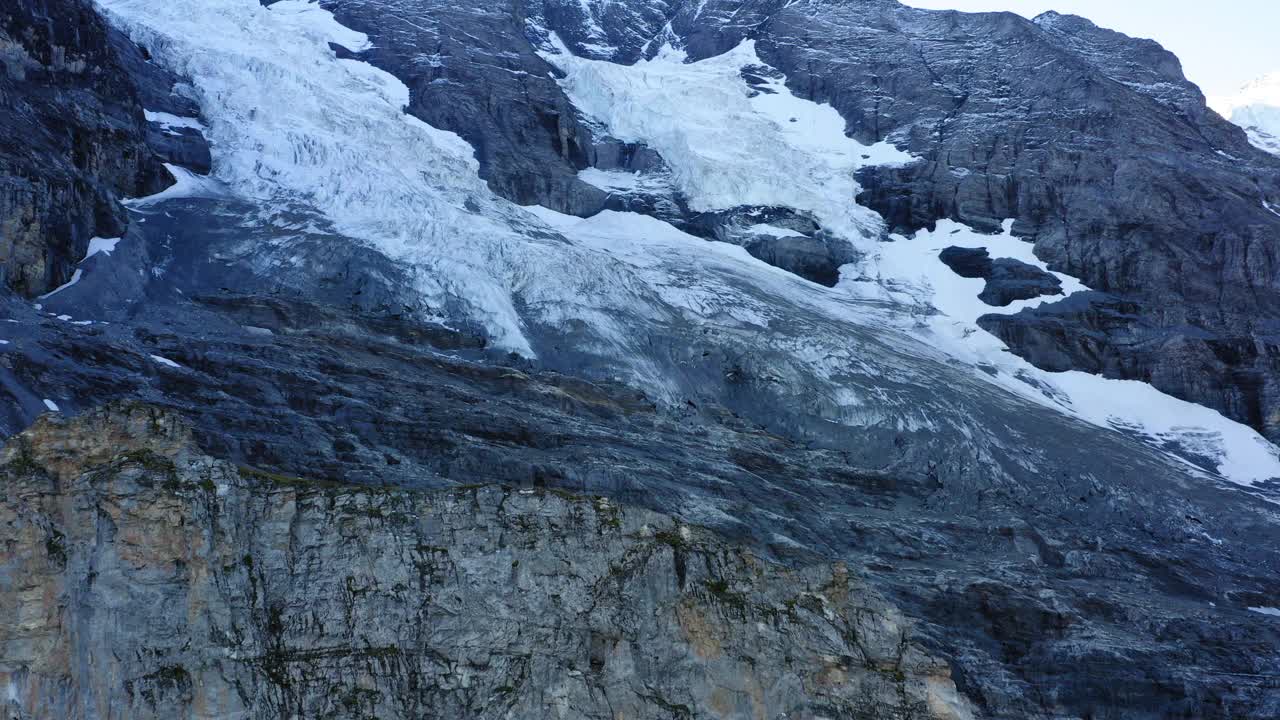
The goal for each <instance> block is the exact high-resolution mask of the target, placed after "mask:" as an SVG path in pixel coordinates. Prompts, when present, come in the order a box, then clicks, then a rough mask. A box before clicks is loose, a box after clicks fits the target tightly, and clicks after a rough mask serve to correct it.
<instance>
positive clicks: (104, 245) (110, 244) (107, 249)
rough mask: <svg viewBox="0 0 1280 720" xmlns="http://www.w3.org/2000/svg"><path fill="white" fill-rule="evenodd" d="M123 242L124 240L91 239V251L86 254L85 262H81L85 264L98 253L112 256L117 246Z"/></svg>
mask: <svg viewBox="0 0 1280 720" xmlns="http://www.w3.org/2000/svg"><path fill="white" fill-rule="evenodd" d="M121 240H123V238H100V237H95V238H90V240H89V250H88V251H87V252H85V254H84V260H81V261H80V262H84V261H85V260H88V259H89V258H91V257H93V256H94V255H97V254H98V253H102V254H103V255H107V256H110V255H111V253H113V252H115V251H116V245H119V244H120V241H121Z"/></svg>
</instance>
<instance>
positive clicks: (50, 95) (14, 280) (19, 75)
mask: <svg viewBox="0 0 1280 720" xmlns="http://www.w3.org/2000/svg"><path fill="white" fill-rule="evenodd" d="M121 40H122V38H120V37H119V36H118V35H114V34H112V33H110V32H109V31H108V28H107V25H106V23H105V22H104V21H103V20H102V18H101V17H100V16H99V15H98V14H97V12H95V11H94V9H93V8H92V6H91V4H90V3H89V2H87V0H15V1H14V2H6V3H5V6H4V8H3V9H0V66H2V67H3V72H0V279H2V280H3V284H4V285H5V286H6V287H8V288H11V289H13V290H15V291H17V292H19V293H21V294H23V295H27V296H32V295H37V294H40V293H44V292H47V291H49V290H51V289H53V288H54V287H57V286H58V285H61V284H62V283H65V282H67V281H68V280H70V278H71V275H72V271H73V269H74V266H75V265H76V263H78V262H79V261H80V260H81V259H82V258H83V257H84V255H85V250H86V249H87V248H88V246H89V240H90V239H91V238H93V237H95V236H98V237H104V238H115V237H120V236H121V235H123V234H124V231H125V228H126V226H127V224H128V218H127V217H126V215H125V212H124V208H122V207H121V206H120V205H119V202H118V200H119V199H120V198H122V197H139V196H142V195H148V194H151V193H154V192H159V191H160V190H162V189H164V188H165V187H166V186H167V185H169V184H170V183H172V178H170V177H169V173H168V172H167V171H166V170H165V169H164V167H163V166H162V165H161V164H160V160H159V159H158V158H157V157H156V156H155V155H154V154H153V153H152V152H151V150H150V149H149V148H148V146H147V143H146V137H147V121H146V120H145V118H144V117H143V108H142V104H141V101H140V99H139V95H138V90H137V87H136V84H135V82H134V80H133V78H132V76H131V75H130V74H129V72H128V71H127V70H126V68H125V67H124V64H123V62H122V60H121V58H120V54H119V52H118V47H117V43H119V42H120V41H121ZM125 42H127V41H125Z"/></svg>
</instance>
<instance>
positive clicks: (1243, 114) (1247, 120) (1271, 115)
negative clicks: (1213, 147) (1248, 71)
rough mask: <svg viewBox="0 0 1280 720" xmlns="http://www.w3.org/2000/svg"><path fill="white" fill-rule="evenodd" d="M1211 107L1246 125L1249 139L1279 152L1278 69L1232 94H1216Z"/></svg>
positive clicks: (1279, 86) (1269, 150)
mask: <svg viewBox="0 0 1280 720" xmlns="http://www.w3.org/2000/svg"><path fill="white" fill-rule="evenodd" d="M1212 104H1213V108H1214V109H1215V110H1217V111H1218V112H1219V113H1220V114H1221V115H1222V116H1223V117H1225V118H1227V119H1229V120H1230V121H1231V122H1233V123H1235V124H1237V125H1239V126H1240V127H1242V128H1244V129H1245V132H1246V133H1248V134H1249V142H1251V143H1253V144H1254V145H1255V146H1257V147H1258V148H1261V149H1262V150H1266V151H1267V152H1269V153H1271V154H1273V155H1278V154H1280V72H1274V73H1271V74H1270V75H1263V76H1262V77H1260V78H1258V79H1257V80H1254V81H1253V82H1251V83H1249V84H1248V85H1245V86H1244V87H1242V88H1240V92H1239V93H1238V94H1236V95H1234V96H1231V97H1222V98H1215V99H1214V100H1213V103H1212Z"/></svg>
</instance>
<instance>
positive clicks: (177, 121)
mask: <svg viewBox="0 0 1280 720" xmlns="http://www.w3.org/2000/svg"><path fill="white" fill-rule="evenodd" d="M143 114H144V115H146V117H147V120H148V121H150V122H153V123H159V125H160V126H161V127H162V128H164V129H165V130H166V131H167V130H170V129H171V128H176V127H177V128H191V129H193V130H204V129H205V128H204V124H203V123H201V122H200V120H199V119H197V118H191V117H181V116H179V115H174V114H172V113H167V112H152V111H151V110H144V111H143Z"/></svg>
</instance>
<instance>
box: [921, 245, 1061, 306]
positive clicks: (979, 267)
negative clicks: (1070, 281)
mask: <svg viewBox="0 0 1280 720" xmlns="http://www.w3.org/2000/svg"><path fill="white" fill-rule="evenodd" d="M938 258H939V259H940V260H942V262H944V263H946V265H947V267H949V268H951V270H952V271H953V272H955V273H956V274H957V275H959V276H961V277H966V278H976V279H982V280H986V281H987V284H986V286H985V287H984V288H983V290H982V293H981V294H980V295H978V297H979V298H980V299H981V300H982V302H984V303H986V304H988V305H993V306H996V307H1006V306H1008V305H1010V304H1011V303H1013V302H1014V301H1015V300H1032V299H1034V298H1038V297H1040V296H1042V295H1061V294H1062V281H1061V280H1059V279H1058V278H1056V277H1054V276H1053V275H1052V274H1050V273H1047V272H1045V271H1043V270H1041V269H1040V268H1038V267H1036V266H1034V265H1028V264H1027V263H1024V262H1022V261H1021V260H1014V259H1013V258H996V259H995V260H992V259H991V255H990V253H988V252H987V250H986V249H985V248H962V247H954V246H953V247H949V248H947V249H945V250H943V251H942V252H941V253H939V255H938Z"/></svg>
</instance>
